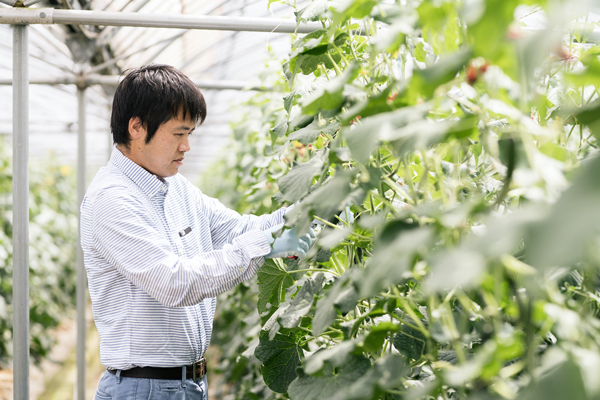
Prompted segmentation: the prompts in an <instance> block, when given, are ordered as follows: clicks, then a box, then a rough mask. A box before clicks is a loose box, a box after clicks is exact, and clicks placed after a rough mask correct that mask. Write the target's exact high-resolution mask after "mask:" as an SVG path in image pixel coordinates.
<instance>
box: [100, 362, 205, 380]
mask: <svg viewBox="0 0 600 400" xmlns="http://www.w3.org/2000/svg"><path fill="white" fill-rule="evenodd" d="M185 367H186V371H185V378H186V379H193V380H194V381H197V380H200V379H202V378H203V377H204V375H206V359H205V358H204V357H203V358H202V360H200V361H198V362H197V363H194V364H191V365H186V366H185ZM181 368H183V366H181V367H171V368H159V367H135V368H131V369H122V370H121V376H123V377H126V378H145V379H170V380H180V379H181V378H182V375H181V372H182V371H181ZM107 371H108V372H110V373H111V374H113V375H116V374H117V370H116V369H110V368H108V369H107Z"/></svg>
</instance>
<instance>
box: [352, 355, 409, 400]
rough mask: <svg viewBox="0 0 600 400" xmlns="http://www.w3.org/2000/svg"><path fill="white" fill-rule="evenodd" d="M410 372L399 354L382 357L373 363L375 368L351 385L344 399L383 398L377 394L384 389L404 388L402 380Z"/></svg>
mask: <svg viewBox="0 0 600 400" xmlns="http://www.w3.org/2000/svg"><path fill="white" fill-rule="evenodd" d="M408 372H409V369H408V368H407V367H406V366H405V365H404V360H403V359H402V357H400V356H399V355H397V354H390V355H386V356H385V357H381V358H380V359H378V360H377V361H376V362H375V364H373V368H371V369H370V370H369V371H368V372H367V373H366V374H364V375H363V376H361V377H360V378H359V379H358V380H357V381H356V382H354V384H353V385H352V386H350V389H349V390H348V394H347V395H346V397H345V399H344V400H364V399H376V398H377V399H378V398H381V397H379V396H377V394H378V393H380V392H382V391H385V390H389V389H395V388H397V387H401V388H402V386H401V385H402V380H403V379H404V377H405V375H406V374H407V373H408Z"/></svg>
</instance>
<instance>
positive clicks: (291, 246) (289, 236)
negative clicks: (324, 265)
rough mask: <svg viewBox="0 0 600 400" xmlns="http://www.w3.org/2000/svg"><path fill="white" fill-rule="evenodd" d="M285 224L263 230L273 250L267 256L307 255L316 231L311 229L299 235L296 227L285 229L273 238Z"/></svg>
mask: <svg viewBox="0 0 600 400" xmlns="http://www.w3.org/2000/svg"><path fill="white" fill-rule="evenodd" d="M282 227H283V224H281V225H277V226H275V227H273V228H271V229H269V230H266V231H263V233H264V234H265V237H266V238H267V241H268V242H269V244H271V247H272V250H271V252H270V253H269V254H267V255H266V256H265V257H266V258H282V257H302V258H303V257H306V252H307V251H308V249H310V246H311V245H312V243H313V239H314V238H315V237H316V235H315V232H314V231H313V230H312V229H311V230H310V231H309V232H308V233H307V234H304V235H302V236H300V237H298V234H297V233H296V228H292V229H288V230H286V231H284V232H283V233H282V234H281V236H280V237H278V238H273V232H277V231H279V230H281V228H282Z"/></svg>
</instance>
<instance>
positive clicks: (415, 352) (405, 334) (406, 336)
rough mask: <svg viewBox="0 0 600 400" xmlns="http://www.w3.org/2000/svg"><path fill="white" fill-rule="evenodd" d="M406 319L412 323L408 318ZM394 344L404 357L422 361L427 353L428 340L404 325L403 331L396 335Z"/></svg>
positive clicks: (417, 331)
mask: <svg viewBox="0 0 600 400" xmlns="http://www.w3.org/2000/svg"><path fill="white" fill-rule="evenodd" d="M405 319H406V320H407V321H409V322H412V320H411V319H410V318H408V317H405ZM413 325H414V323H413ZM392 343H393V345H394V347H395V348H396V350H398V351H399V352H400V353H401V354H402V355H404V356H405V357H408V358H410V359H413V360H418V359H420V358H421V357H422V356H423V355H424V354H425V353H426V352H427V338H426V337H425V336H424V335H423V333H421V331H419V330H417V329H413V328H411V327H410V326H406V325H404V324H402V331H401V332H398V333H396V334H394V339H393V342H392Z"/></svg>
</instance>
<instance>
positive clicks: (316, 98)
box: [302, 64, 360, 115]
mask: <svg viewBox="0 0 600 400" xmlns="http://www.w3.org/2000/svg"><path fill="white" fill-rule="evenodd" d="M359 72H360V66H359V65H358V64H351V65H350V66H349V67H348V68H346V70H344V72H343V73H342V74H341V75H339V76H336V77H335V78H334V79H332V80H331V81H329V82H327V84H325V85H324V86H323V87H322V88H320V89H317V90H315V91H314V92H312V93H311V94H310V95H309V96H308V97H307V98H306V99H304V101H302V112H303V113H304V114H308V115H314V114H316V113H317V112H319V110H336V109H338V108H340V107H341V105H342V103H343V101H344V95H343V93H342V92H343V90H344V85H345V84H347V83H348V82H352V81H353V80H354V79H356V77H357V76H358V73H359Z"/></svg>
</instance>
